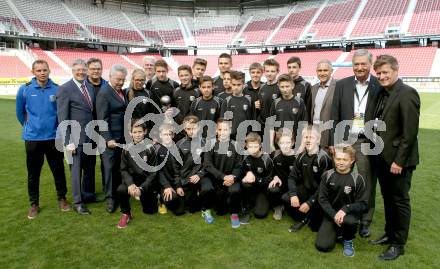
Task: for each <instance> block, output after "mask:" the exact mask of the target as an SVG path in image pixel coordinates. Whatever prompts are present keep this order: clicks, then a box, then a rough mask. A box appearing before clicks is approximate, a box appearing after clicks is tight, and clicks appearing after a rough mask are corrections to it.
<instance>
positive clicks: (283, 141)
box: [269, 128, 296, 220]
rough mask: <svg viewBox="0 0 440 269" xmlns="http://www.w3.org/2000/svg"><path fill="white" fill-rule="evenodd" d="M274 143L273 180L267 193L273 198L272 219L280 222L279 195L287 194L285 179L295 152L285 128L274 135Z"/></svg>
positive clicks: (289, 131)
mask: <svg viewBox="0 0 440 269" xmlns="http://www.w3.org/2000/svg"><path fill="white" fill-rule="evenodd" d="M275 143H276V144H277V145H278V148H279V149H278V150H276V151H273V152H272V154H271V159H272V161H273V179H272V181H271V182H270V183H269V191H270V193H272V194H273V196H274V200H273V204H272V206H273V209H274V214H273V218H274V219H275V220H281V218H282V217H283V210H284V208H283V201H282V199H281V195H282V194H284V193H285V192H287V178H288V177H289V174H290V170H292V168H293V163H294V162H295V159H296V156H295V151H294V150H293V146H294V144H295V140H294V138H293V134H292V130H290V129H287V128H281V129H278V131H277V132H276V135H275Z"/></svg>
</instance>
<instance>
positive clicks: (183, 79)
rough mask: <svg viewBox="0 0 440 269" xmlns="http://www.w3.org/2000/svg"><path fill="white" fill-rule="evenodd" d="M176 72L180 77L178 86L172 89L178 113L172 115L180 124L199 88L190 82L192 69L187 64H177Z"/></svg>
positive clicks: (197, 94) (198, 94) (198, 93)
mask: <svg viewBox="0 0 440 269" xmlns="http://www.w3.org/2000/svg"><path fill="white" fill-rule="evenodd" d="M177 74H178V75H179V79H180V86H179V87H178V88H177V89H175V90H174V95H173V97H174V100H175V101H176V107H177V108H178V109H179V114H177V115H176V116H175V117H174V120H175V121H176V122H177V124H182V121H183V118H184V117H185V116H187V115H188V114H189V112H190V109H191V104H192V103H193V102H194V100H196V98H198V97H199V96H200V92H199V89H198V88H196V87H195V86H194V85H193V84H192V82H191V78H192V70H191V67H190V66H189V65H182V66H179V68H178V69H177Z"/></svg>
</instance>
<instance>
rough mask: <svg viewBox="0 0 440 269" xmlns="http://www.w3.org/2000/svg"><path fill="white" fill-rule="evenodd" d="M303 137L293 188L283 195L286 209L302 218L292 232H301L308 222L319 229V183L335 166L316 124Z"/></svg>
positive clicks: (291, 177)
mask: <svg viewBox="0 0 440 269" xmlns="http://www.w3.org/2000/svg"><path fill="white" fill-rule="evenodd" d="M301 141H302V146H301V149H300V150H301V151H300V153H299V154H298V156H297V157H296V161H295V163H294V165H293V167H292V169H291V172H290V175H289V177H288V188H289V190H288V191H287V192H286V193H285V194H284V195H283V201H284V203H285V205H286V211H287V212H288V213H289V215H290V216H291V217H292V218H293V219H294V220H296V221H298V223H296V224H293V225H292V226H291V227H290V228H289V232H297V231H299V230H300V229H301V228H302V227H303V226H304V225H306V224H308V225H309V226H310V228H311V229H312V231H315V232H316V231H318V228H319V225H320V224H321V221H322V212H321V209H320V207H319V203H318V201H317V198H318V187H319V183H320V182H321V176H322V174H323V173H324V172H325V171H327V170H329V169H331V168H332V167H333V161H332V159H331V158H330V157H329V156H328V155H327V153H326V152H325V151H324V150H323V149H320V148H319V141H320V135H319V132H318V131H317V130H316V129H314V128H313V127H311V126H309V127H308V128H306V129H304V130H303V133H302V139H301Z"/></svg>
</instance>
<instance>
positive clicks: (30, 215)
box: [27, 204, 40, 219]
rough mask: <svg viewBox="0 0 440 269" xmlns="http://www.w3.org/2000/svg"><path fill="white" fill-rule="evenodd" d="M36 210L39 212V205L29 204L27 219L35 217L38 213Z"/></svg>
mask: <svg viewBox="0 0 440 269" xmlns="http://www.w3.org/2000/svg"><path fill="white" fill-rule="evenodd" d="M38 212H40V207H39V206H38V205H36V204H33V205H31V208H30V209H29V213H28V216H27V217H28V219H35V217H36V216H37V215H38Z"/></svg>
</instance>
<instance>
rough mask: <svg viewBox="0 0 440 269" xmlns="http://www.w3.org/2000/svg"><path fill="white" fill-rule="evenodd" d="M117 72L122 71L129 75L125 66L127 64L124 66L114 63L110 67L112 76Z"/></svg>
mask: <svg viewBox="0 0 440 269" xmlns="http://www.w3.org/2000/svg"><path fill="white" fill-rule="evenodd" d="M116 72H121V73H123V74H124V76H127V73H128V72H127V68H125V66H123V65H122V64H114V65H112V67H111V68H110V73H109V75H110V76H111V77H112V76H114V75H115V74H116Z"/></svg>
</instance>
